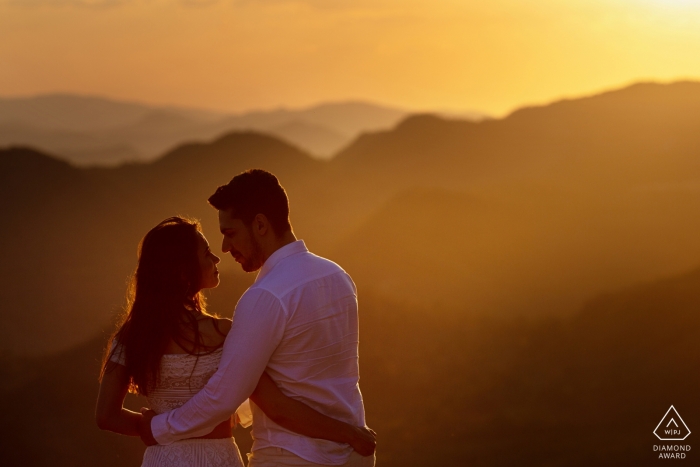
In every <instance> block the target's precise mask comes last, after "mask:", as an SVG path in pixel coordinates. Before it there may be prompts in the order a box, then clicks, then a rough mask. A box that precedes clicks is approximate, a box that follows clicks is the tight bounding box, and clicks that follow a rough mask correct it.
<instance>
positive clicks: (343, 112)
mask: <svg viewBox="0 0 700 467" xmlns="http://www.w3.org/2000/svg"><path fill="white" fill-rule="evenodd" d="M406 115H407V113H406V111H403V110H399V109H394V108H390V107H384V106H379V105H374V104H369V103H364V102H340V103H326V104H320V105H316V106H313V107H309V108H306V109H298V110H288V109H276V110H269V111H254V112H247V113H242V114H235V115H231V114H224V113H219V112H211V111H206V110H200V109H187V108H174V107H155V106H148V105H143V104H137V103H131V102H119V101H113V100H109V99H104V98H98V97H84V96H73V95H47V96H38V97H28V98H0V146H10V145H29V146H32V147H36V148H39V149H42V150H44V151H47V152H52V153H56V154H60V155H61V156H62V157H65V158H67V159H68V160H71V161H73V162H75V163H77V164H81V165H94V164H97V165H113V164H116V163H119V162H125V161H134V160H152V159H154V158H156V157H157V156H159V155H161V154H162V153H163V152H165V151H167V150H170V149H172V148H173V147H175V146H177V145H179V144H182V143H187V142H192V141H205V140H211V139H214V138H217V137H220V136H221V135H223V134H225V133H227V132H230V131H233V130H257V131H262V132H265V133H269V134H272V135H276V136H279V137H281V138H283V139H285V140H287V141H289V142H291V143H293V144H295V145H297V146H299V147H301V148H303V149H305V150H306V151H308V152H310V153H311V154H313V155H315V156H317V157H324V158H328V157H330V156H332V155H333V154H334V153H335V152H336V151H337V150H339V149H340V148H341V147H343V146H344V145H347V144H348V143H350V141H351V140H352V139H353V138H355V137H356V136H357V135H358V134H360V133H361V132H364V131H376V130H380V129H388V128H390V127H392V126H394V125H395V124H396V123H398V121H399V120H401V119H402V118H403V117H405V116H406Z"/></svg>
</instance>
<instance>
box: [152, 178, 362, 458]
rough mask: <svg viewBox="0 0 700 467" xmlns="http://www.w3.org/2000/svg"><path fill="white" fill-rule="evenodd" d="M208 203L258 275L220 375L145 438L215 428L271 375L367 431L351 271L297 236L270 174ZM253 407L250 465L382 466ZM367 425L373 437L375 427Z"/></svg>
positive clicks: (226, 242)
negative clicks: (315, 252) (310, 248)
mask: <svg viewBox="0 0 700 467" xmlns="http://www.w3.org/2000/svg"><path fill="white" fill-rule="evenodd" d="M209 203H210V204H211V205H212V206H213V207H215V208H216V209H217V210H218V211H219V227H220V229H221V233H222V234H223V236H224V238H223V243H222V250H223V252H224V253H230V254H231V256H233V258H234V259H235V260H236V262H238V263H240V265H241V267H242V268H243V270H244V271H247V272H253V271H258V270H259V273H258V276H257V278H256V280H255V283H254V284H253V285H252V286H251V287H250V288H249V289H248V290H247V291H246V292H245V293H244V294H243V296H242V297H241V299H240V300H239V302H238V304H237V305H236V311H235V315H234V319H233V325H232V328H231V331H230V332H229V334H228V336H227V337H226V342H225V344H224V349H223V355H222V358H221V363H220V366H219V369H218V370H217V372H216V374H214V376H212V377H211V379H210V380H209V382H208V383H207V385H206V386H205V387H204V388H203V389H202V390H201V391H200V392H199V393H198V394H196V395H195V396H194V397H193V398H192V399H190V400H189V401H188V402H187V403H186V404H185V405H183V406H182V407H180V408H179V409H176V410H173V411H171V412H168V413H164V414H160V415H157V416H155V417H153V415H152V414H151V415H147V416H146V417H144V418H143V422H142V423H141V432H142V438H144V441H145V442H146V443H147V444H148V443H149V442H150V443H153V442H154V441H155V442H158V443H159V444H170V443H172V442H174V441H177V440H180V439H185V438H191V437H195V436H201V435H204V434H206V433H208V432H209V431H211V429H212V428H213V427H214V426H216V425H217V424H218V423H220V422H222V421H223V420H226V419H227V418H228V417H230V416H231V414H232V413H233V412H235V410H236V409H237V408H238V407H239V406H240V405H241V403H243V402H244V401H245V399H247V398H248V397H249V396H251V394H252V396H251V399H252V400H253V402H255V401H256V397H255V394H254V390H255V388H256V385H257V383H258V380H259V379H260V376H261V375H262V373H263V372H264V371H266V372H267V373H268V374H269V375H270V376H271V377H272V378H273V379H274V381H275V382H276V383H277V385H278V386H279V387H280V389H281V390H282V391H283V392H284V393H285V394H286V395H288V396H290V397H292V398H294V399H297V400H299V401H301V402H303V403H305V404H306V405H308V406H310V407H312V408H314V409H316V410H317V411H319V412H321V413H322V414H324V415H327V416H329V417H332V418H335V419H338V420H341V421H343V422H346V423H349V424H352V425H355V426H360V427H364V425H365V416H364V407H363V403H362V395H361V393H360V388H359V384H358V381H359V366H358V316H357V296H356V290H355V285H354V284H353V282H352V280H351V279H350V276H348V275H347V273H345V271H343V270H342V269H341V268H340V267H339V266H338V265H337V264H335V263H333V262H331V261H329V260H326V259H324V258H320V257H318V256H316V255H313V254H311V253H310V252H309V251H308V250H307V249H306V246H305V245H304V242H303V241H302V240H297V239H296V237H295V235H294V233H293V230H292V226H291V224H290V222H289V202H288V199H287V195H286V192H285V191H284V188H282V186H281V185H280V184H279V182H278V180H277V178H276V177H275V176H274V175H272V174H271V173H269V172H266V171H264V170H258V169H255V170H249V171H246V172H243V173H241V174H239V175H237V176H236V177H234V178H233V179H232V180H231V181H230V182H229V183H228V184H227V185H224V186H221V187H219V188H218V189H217V190H216V193H214V194H213V195H212V196H211V197H210V198H209ZM252 408H253V438H254V444H253V449H252V455H251V456H250V457H249V458H250V466H251V467H256V466H258V467H262V466H268V465H319V464H320V465H347V466H350V465H353V466H354V465H363V466H373V465H374V455H373V454H372V455H371V456H367V457H362V456H360V455H359V454H358V453H356V452H354V451H353V449H352V448H351V447H349V446H348V445H346V444H339V443H335V442H332V441H327V440H323V439H316V438H308V437H305V436H302V435H299V434H296V433H294V432H292V431H289V430H286V429H284V428H282V427H281V426H279V425H278V424H276V423H275V422H274V421H273V419H272V418H270V416H269V415H270V414H266V413H265V412H263V411H262V410H261V409H260V408H259V407H258V406H257V405H255V404H252ZM269 411H270V410H268V412H269ZM149 422H150V423H149ZM365 430H366V431H367V432H368V433H369V434H370V435H371V440H372V443H373V440H374V436H373V435H374V434H373V432H371V430H369V429H367V428H365ZM373 447H374V444H372V450H373Z"/></svg>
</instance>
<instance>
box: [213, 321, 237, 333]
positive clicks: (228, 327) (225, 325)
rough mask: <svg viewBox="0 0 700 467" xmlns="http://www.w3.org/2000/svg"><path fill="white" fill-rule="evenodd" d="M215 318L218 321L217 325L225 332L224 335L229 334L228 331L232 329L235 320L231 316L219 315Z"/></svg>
mask: <svg viewBox="0 0 700 467" xmlns="http://www.w3.org/2000/svg"><path fill="white" fill-rule="evenodd" d="M214 320H215V321H216V327H217V328H219V331H221V332H222V333H224V335H228V332H229V331H230V330H231V325H232V324H233V321H231V320H230V319H229V318H218V317H215V318H214Z"/></svg>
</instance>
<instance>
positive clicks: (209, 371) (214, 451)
mask: <svg viewBox="0 0 700 467" xmlns="http://www.w3.org/2000/svg"><path fill="white" fill-rule="evenodd" d="M116 347H117V349H116V351H115V352H113V354H112V357H111V360H112V361H113V362H115V363H119V364H122V365H123V364H124V361H123V358H122V354H121V352H120V350H121V349H120V347H119V346H118V345H117V346H116ZM220 359H221V349H219V350H217V351H215V352H213V353H211V354H208V355H200V356H199V358H197V356H195V355H189V354H166V355H163V359H162V360H161V364H160V380H159V382H158V385H157V386H156V387H155V388H152V389H151V390H150V391H149V395H148V403H149V405H150V407H151V408H152V409H153V410H154V411H155V412H156V413H159V414H160V413H163V412H168V411H170V410H173V409H176V408H178V407H180V406H182V405H183V404H184V403H185V402H187V401H188V400H189V399H190V398H191V397H192V396H193V395H195V394H196V393H197V392H198V391H199V390H200V389H202V388H203V387H204V385H205V384H206V383H207V381H208V380H209V378H210V377H211V376H212V375H213V374H214V373H215V372H216V369H217V368H218V366H219V360H220ZM195 362H196V365H195ZM193 369H194V371H193ZM244 406H245V404H244ZM244 406H242V408H241V409H239V417H240V418H241V419H247V418H248V414H247V413H246V412H248V413H249V408H246V407H244ZM166 466H167V467H243V461H242V459H241V454H240V452H239V450H238V446H236V442H235V441H234V440H233V437H231V438H224V439H186V440H182V441H176V442H174V443H172V444H169V445H167V446H160V445H158V446H150V447H148V448H146V452H145V454H144V456H143V464H141V467H166Z"/></svg>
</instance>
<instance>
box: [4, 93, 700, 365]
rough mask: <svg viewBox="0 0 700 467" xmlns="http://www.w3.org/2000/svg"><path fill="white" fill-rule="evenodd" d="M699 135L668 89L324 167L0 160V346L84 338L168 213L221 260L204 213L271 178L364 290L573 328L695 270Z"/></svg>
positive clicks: (22, 151) (27, 349)
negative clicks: (227, 189) (607, 302)
mask: <svg viewBox="0 0 700 467" xmlns="http://www.w3.org/2000/svg"><path fill="white" fill-rule="evenodd" d="M698 128H700V83H692V82H682V83H675V84H670V85H657V84H640V85H635V86H632V87H629V88H625V89H621V90H618V91H614V92H609V93H605V94H602V95H598V96H592V97H588V98H582V99H577V100H571V101H563V102H558V103H554V104H551V105H548V106H542V107H538V108H531V109H523V110H521V111H517V112H515V113H514V114H512V115H510V116H508V117H506V118H503V119H500V120H488V121H482V122H478V123H475V122H468V121H462V120H447V119H441V118H438V117H434V116H412V117H408V118H407V119H405V120H404V121H402V122H401V123H400V124H399V125H397V126H396V127H395V128H393V129H391V130H385V131H380V132H374V133H372V134H365V135H363V136H360V137H359V138H358V139H356V140H355V141H354V142H352V143H351V144H350V145H349V146H348V147H347V148H346V149H345V150H343V151H342V152H341V153H340V154H339V155H338V156H337V157H336V158H334V159H333V160H331V161H322V160H318V159H316V158H313V157H311V156H310V155H309V154H308V153H306V152H304V151H302V150H301V149H299V148H298V147H296V146H293V145H290V144H288V143H286V142H284V141H282V140H280V139H277V138H274V137H272V136H269V135H264V134H261V133H256V132H233V133H230V134H228V135H226V136H224V137H221V138H219V139H217V140H214V141H212V142H209V143H191V144H185V145H182V146H179V147H178V148H176V149H174V150H172V151H170V152H168V153H167V154H165V155H164V156H163V157H161V158H159V159H157V160H155V161H153V162H150V163H138V164H126V165H122V166H119V167H114V168H78V167H75V166H73V165H71V164H68V163H66V162H63V161H61V160H60V159H58V158H56V157H52V156H50V155H47V154H44V153H41V152H38V151H36V150H32V149H27V148H13V149H8V150H4V151H2V152H0V214H2V217H3V220H4V223H5V225H7V226H9V227H8V228H6V229H4V230H3V233H2V235H0V254H1V255H2V257H3V262H2V263H1V264H0V278H1V279H2V280H3V283H4V284H5V287H3V289H2V291H1V292H0V298H1V299H2V301H3V303H4V307H3V310H5V311H4V315H3V316H9V315H10V314H11V315H12V319H6V324H5V326H3V327H2V328H0V348H5V349H7V350H8V351H12V352H18V353H33V354H37V353H39V354H40V353H47V352H52V351H55V350H58V349H62V348H66V347H68V346H70V345H73V344H76V343H79V342H83V341H86V340H88V339H89V338H90V337H91V336H93V335H94V334H95V333H96V332H97V331H98V330H100V329H103V328H104V326H105V325H106V324H107V323H108V322H109V321H110V319H112V318H111V317H112V316H114V313H115V312H116V311H117V310H118V309H119V308H120V306H121V305H122V303H123V296H124V288H125V278H126V277H127V276H128V274H129V273H130V272H131V270H132V268H133V267H134V265H135V248H136V245H137V243H138V241H139V239H140V238H141V237H142V236H143V235H144V233H145V232H146V231H147V230H148V229H149V228H150V227H152V226H153V225H155V224H156V223H157V222H158V221H160V220H162V219H163V218H165V217H167V216H170V215H173V214H178V213H179V214H184V215H190V216H194V217H198V218H201V219H202V220H203V223H204V227H205V233H206V234H207V235H209V237H210V240H211V241H212V244H214V245H216V243H217V236H218V233H217V231H218V229H217V226H216V219H215V213H214V211H213V210H212V209H211V208H210V207H209V206H207V204H206V202H205V200H206V198H207V197H208V196H209V195H210V194H211V192H212V191H213V189H214V188H215V187H216V186H218V185H220V184H223V183H226V182H227V181H228V180H229V179H230V178H231V177H232V176H233V175H235V174H236V173H239V172H240V171H242V170H245V169H247V168H251V167H263V168H266V169H268V170H271V171H272V172H274V173H275V174H277V175H278V176H279V177H280V180H281V181H282V183H283V184H284V186H285V187H286V188H287V190H288V192H289V194H290V197H291V207H292V221H293V224H294V226H295V230H296V233H297V235H298V236H299V237H301V238H304V239H305V240H306V241H307V244H308V245H309V247H310V248H311V249H312V251H314V252H316V253H318V254H321V255H323V256H327V257H330V258H331V259H333V260H336V261H337V262H338V263H339V264H341V265H342V266H343V267H344V268H346V270H348V272H350V274H351V275H352V276H353V278H354V279H355V281H356V282H357V284H358V286H359V288H360V291H361V292H362V291H371V292H372V293H375V294H377V295H379V296H381V297H384V298H386V299H389V300H393V301H396V302H399V303H405V304H407V305H410V306H435V307H437V308H438V309H440V310H443V311H442V312H445V313H447V312H449V313H468V314H473V315H492V316H502V317H508V316H516V315H520V316H523V315H525V316H540V315H555V316H561V315H570V314H572V313H575V312H576V310H578V309H579V308H580V307H581V305H582V304H583V303H584V302H585V300H586V299H587V298H589V297H591V296H594V295H596V294H598V293H600V292H602V291H605V290H609V289H615V288H619V287H625V286H628V285H630V284H633V283H636V282H639V281H650V280H653V279H655V278H657V277H662V276H668V275H671V274H675V273H678V272H680V271H687V270H689V269H691V268H693V267H695V266H696V265H698V264H700V242H698V240H697V239H698V237H699V235H700V218H699V217H698V216H696V215H695V214H696V213H697V212H700V157H698V156H700V132H698V131H697V129H698ZM226 268H229V270H230V269H234V270H235V269H236V267H235V265H234V264H231V262H230V261H227V260H226V259H225V260H224V262H223V264H222V269H226ZM223 287H224V286H222V288H223ZM223 311H224V312H230V311H231V310H228V309H227V310H223Z"/></svg>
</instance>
